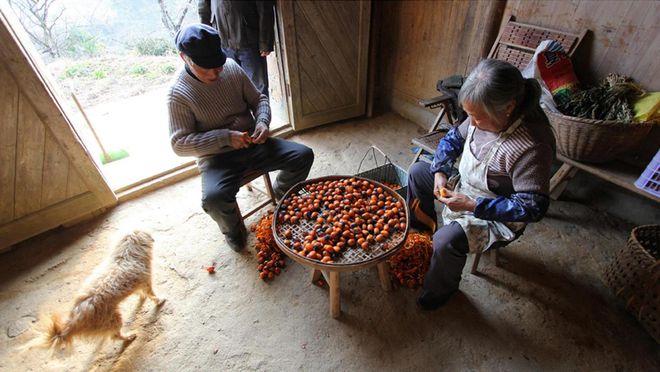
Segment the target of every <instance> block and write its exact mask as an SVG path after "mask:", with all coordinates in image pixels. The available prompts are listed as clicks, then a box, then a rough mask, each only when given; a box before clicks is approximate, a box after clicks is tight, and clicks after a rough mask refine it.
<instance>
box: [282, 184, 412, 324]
mask: <svg viewBox="0 0 660 372" xmlns="http://www.w3.org/2000/svg"><path fill="white" fill-rule="evenodd" d="M351 178H354V179H356V180H360V181H367V182H369V183H372V184H373V185H374V186H377V187H381V188H382V189H383V193H386V194H387V195H390V196H392V197H393V199H392V200H393V201H394V200H396V201H398V202H401V205H402V206H403V208H401V211H402V212H403V214H404V215H403V217H397V218H403V219H405V229H404V230H403V231H401V230H399V229H397V230H395V231H394V232H393V233H391V235H390V236H389V237H388V238H387V239H385V240H383V241H382V242H374V243H373V244H371V245H370V246H369V249H367V250H363V249H361V248H359V247H349V248H347V249H345V250H343V251H342V252H341V253H340V254H338V255H337V256H336V258H335V259H334V262H332V263H325V262H321V261H320V260H316V259H312V258H308V257H305V256H301V255H299V254H298V253H297V252H296V250H295V249H294V248H293V247H292V246H290V245H287V244H285V240H287V238H285V236H284V232H285V231H286V230H291V232H292V237H291V238H289V239H288V240H290V241H291V242H294V241H296V240H298V241H301V242H302V241H303V239H304V237H305V235H306V234H307V233H308V232H310V231H312V230H313V229H314V225H315V223H314V222H313V221H311V220H308V219H304V218H301V219H300V220H299V221H298V222H297V223H290V222H282V221H280V220H281V219H280V218H279V217H280V215H281V214H283V213H284V211H285V210H286V208H285V207H284V206H283V201H284V200H287V199H288V198H290V197H291V196H293V195H299V196H305V195H308V194H310V192H309V191H308V187H309V186H311V185H313V184H316V183H320V182H324V181H335V180H341V179H351ZM327 211H328V207H327V206H326V205H321V206H320V209H319V210H318V212H319V213H320V214H321V215H322V214H323V213H325V212H327ZM409 216H410V212H409V210H408V206H407V204H406V201H405V200H404V198H403V197H402V196H401V195H399V194H398V193H396V192H395V191H393V190H392V189H391V188H389V187H388V186H386V185H384V184H382V183H380V182H377V181H374V180H370V179H367V178H363V177H359V176H327V177H320V178H315V179H310V180H306V181H303V182H300V183H298V184H296V185H295V186H293V187H292V188H291V189H290V190H289V191H288V192H287V193H286V194H285V195H284V196H283V197H282V199H281V200H280V201H279V202H278V204H277V207H276V208H275V212H274V214H273V226H272V228H273V236H274V238H275V242H276V244H277V246H278V247H279V248H280V249H281V250H282V251H283V252H284V253H285V254H286V255H287V256H289V257H290V258H291V259H292V260H294V261H296V262H298V263H300V264H302V265H304V266H307V267H309V268H311V269H312V270H313V272H312V280H313V282H316V281H317V280H318V279H319V278H320V277H321V275H323V276H324V277H325V279H326V281H327V282H328V284H329V286H330V315H331V316H332V317H335V318H336V317H338V316H339V314H340V312H341V310H340V304H339V272H348V271H356V270H360V269H366V268H369V267H373V266H378V272H379V277H380V281H381V286H382V287H383V289H385V290H389V289H390V288H391V284H390V277H389V270H388V268H387V261H386V260H387V258H389V257H390V256H392V255H393V254H395V253H396V252H397V251H398V250H399V249H401V247H403V243H404V242H405V240H406V237H407V236H408V231H409V222H410V217H409ZM327 227H329V225H327V222H326V223H324V224H323V225H322V227H321V228H319V229H317V231H319V230H320V231H323V230H325V229H326V228H327Z"/></svg>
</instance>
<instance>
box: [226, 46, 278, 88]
mask: <svg viewBox="0 0 660 372" xmlns="http://www.w3.org/2000/svg"><path fill="white" fill-rule="evenodd" d="M222 50H223V51H224V52H225V54H226V55H227V57H228V58H231V59H233V60H234V61H236V63H238V64H239V66H241V67H242V68H243V70H244V71H245V73H246V74H247V76H248V77H249V78H250V80H252V83H253V84H254V86H255V87H257V90H258V91H259V92H261V93H263V94H265V95H266V96H268V65H267V63H266V57H262V56H261V54H260V53H261V52H260V51H259V48H243V49H239V50H234V49H229V48H222Z"/></svg>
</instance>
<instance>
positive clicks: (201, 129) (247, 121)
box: [167, 24, 314, 251]
mask: <svg viewBox="0 0 660 372" xmlns="http://www.w3.org/2000/svg"><path fill="white" fill-rule="evenodd" d="M175 43H176V46H177V49H178V50H179V53H180V56H181V58H182V59H183V61H184V62H185V65H184V68H183V69H181V71H179V72H178V73H177V75H176V76H175V78H174V81H173V83H172V87H171V88H170V91H169V94H168V97H167V104H168V107H169V115H170V141H171V144H172V149H173V150H174V152H175V153H176V154H177V155H179V156H195V157H197V158H198V160H197V166H198V167H199V170H200V173H201V177H202V207H203V208H204V211H206V213H208V214H209V215H210V216H211V217H212V218H213V219H214V220H215V221H216V222H217V224H218V226H219V227H220V230H221V231H222V233H223V234H224V235H225V239H226V240H227V243H228V244H229V246H230V247H231V248H232V249H234V250H235V251H240V250H242V249H243V248H244V246H245V241H246V237H247V232H246V231H245V227H244V224H243V222H242V219H241V216H240V211H238V209H237V208H236V204H235V201H236V193H237V192H238V189H239V187H240V185H241V180H242V178H243V176H244V175H245V174H246V173H250V172H254V171H258V172H267V171H274V170H281V171H280V172H279V174H278V176H277V178H276V180H275V182H274V185H273V190H274V191H275V196H276V197H277V198H278V199H279V198H281V197H282V196H283V195H284V193H285V192H286V191H287V190H288V189H289V188H290V187H291V186H293V185H294V184H296V183H297V182H300V181H302V180H304V179H305V178H307V175H308V174H309V170H310V168H311V166H312V162H313V161H314V153H313V152H312V150H311V149H310V148H308V147H306V146H303V145H300V144H297V143H295V142H291V141H285V140H282V139H278V138H269V130H268V125H269V124H270V106H269V104H268V97H266V96H265V95H263V94H261V93H259V92H258V91H257V89H256V88H255V87H254V85H253V84H252V83H251V82H250V79H249V78H248V77H247V75H246V74H245V72H244V71H243V70H242V69H241V67H240V66H238V64H236V62H234V61H233V60H232V59H227V58H226V56H225V54H224V53H223V51H222V49H221V47H220V44H221V43H220V36H219V35H218V33H217V31H216V30H215V29H213V28H212V27H209V26H206V25H202V24H195V25H190V26H187V27H185V28H182V29H181V30H180V31H179V32H178V33H177V35H176V36H175Z"/></svg>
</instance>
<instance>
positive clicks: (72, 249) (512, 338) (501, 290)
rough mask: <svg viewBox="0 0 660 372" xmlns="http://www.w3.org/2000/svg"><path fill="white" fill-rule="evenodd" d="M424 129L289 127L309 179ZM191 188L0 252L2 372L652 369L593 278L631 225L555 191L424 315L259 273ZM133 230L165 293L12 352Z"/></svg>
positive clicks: (351, 279)
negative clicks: (307, 151) (114, 333)
mask: <svg viewBox="0 0 660 372" xmlns="http://www.w3.org/2000/svg"><path fill="white" fill-rule="evenodd" d="M422 131H423V130H422V129H420V128H419V127H417V126H416V125H414V124H413V123H411V122H408V121H406V120H404V119H402V118H400V117H398V116H396V115H395V114H385V115H381V116H378V117H376V118H374V119H372V120H365V121H350V122H345V123H340V124H333V125H329V126H324V127H322V128H318V129H315V130H310V131H308V132H306V133H303V134H301V135H298V136H295V137H294V138H293V139H294V140H296V141H300V142H302V143H305V144H307V145H309V146H311V147H312V148H314V150H315V153H316V161H315V164H314V167H313V169H312V175H311V176H312V177H318V176H323V175H329V174H353V173H355V172H356V170H357V165H358V163H359V161H360V159H361V158H362V156H363V155H364V153H365V151H366V149H368V147H369V145H371V144H376V145H378V146H379V147H380V148H382V149H383V150H384V151H385V152H387V153H388V154H389V155H391V157H392V159H393V160H394V161H395V162H396V163H397V164H400V165H402V166H404V168H406V167H407V164H408V162H409V161H410V159H411V158H412V154H411V153H410V150H409V147H410V146H409V140H410V138H411V137H413V136H416V135H418V134H421V133H422ZM369 166H373V164H371V165H367V167H369ZM199 197H200V181H199V179H198V178H193V179H190V180H187V181H183V182H181V183H178V184H175V185H172V186H170V187H167V188H164V189H161V190H159V191H157V192H154V193H152V194H149V195H147V196H145V197H142V198H140V199H137V200H133V201H130V202H127V203H124V204H122V205H119V206H118V207H116V208H115V209H113V210H112V211H110V212H109V213H107V214H104V215H102V216H100V217H98V218H96V219H95V220H93V221H89V222H85V223H82V224H79V225H76V226H74V227H71V228H68V229H59V230H56V231H52V232H50V233H46V234H43V235H41V236H38V237H36V238H33V239H30V240H29V241H26V242H24V243H22V244H20V245H19V246H18V247H16V249H15V250H13V251H11V252H9V253H6V254H4V255H2V256H0V289H1V292H0V319H1V320H0V326H1V327H2V329H3V330H4V332H2V333H1V334H0V370H3V371H23V370H28V371H44V370H46V371H85V370H99V371H108V370H119V371H123V370H131V371H132V370H140V371H143V370H147V371H152V370H153V371H176V370H178V371H188V370H204V371H210V370H217V371H221V370H222V371H229V370H259V371H275V370H304V371H339V370H342V371H358V370H373V371H381V370H388V371H389V370H396V371H413V370H414V371H418V370H443V371H446V370H449V371H454V370H487V371H500V370H501V371H519V370H523V371H539V370H552V371H554V370H576V371H653V370H655V371H657V370H660V354H659V351H658V347H657V344H656V343H655V342H654V341H653V339H652V338H651V337H650V336H649V335H648V334H646V333H645V332H644V330H643V329H642V328H641V326H640V325H639V324H638V323H637V322H636V321H635V319H634V318H633V317H632V316H630V315H628V314H627V313H626V312H625V310H623V309H622V308H621V307H620V306H618V305H617V304H616V303H615V302H614V299H613V297H612V296H611V295H610V294H609V292H608V290H607V289H606V288H605V287H604V285H603V282H602V272H603V269H604V267H605V266H606V265H607V263H608V262H609V260H610V258H611V257H612V256H613V254H614V253H615V252H616V251H618V250H619V249H620V248H622V247H623V246H624V244H625V241H626V239H627V237H628V234H629V232H630V230H631V228H632V227H633V226H632V225H630V224H628V223H626V222H624V221H621V220H617V219H615V218H613V217H610V216H607V215H605V214H602V213H600V212H597V211H595V210H593V209H590V208H589V206H586V205H582V204H579V203H576V202H562V201H559V202H554V203H553V204H552V205H551V208H550V212H549V213H548V215H547V217H546V218H545V219H544V220H543V221H542V222H540V223H537V224H533V225H530V226H529V227H528V229H527V232H526V233H525V235H524V236H523V237H522V238H521V239H520V240H518V241H517V242H515V243H513V244H512V245H510V246H509V247H507V248H506V249H505V250H504V251H503V253H502V261H503V262H502V266H501V267H495V266H494V265H493V263H492V262H490V260H488V259H487V258H485V259H484V260H483V262H482V263H481V265H480V269H481V272H482V275H480V276H475V275H471V274H469V272H468V271H467V269H468V267H467V266H466V271H465V272H464V275H463V281H462V283H461V292H460V293H459V294H458V295H457V296H455V298H453V299H452V300H451V301H450V302H449V303H448V304H447V305H446V306H445V307H443V308H441V309H440V310H438V311H436V312H420V311H419V310H418V309H417V308H416V307H415V303H414V301H415V298H416V295H417V292H416V291H413V290H408V289H404V288H396V287H395V289H394V290H393V291H391V292H384V291H383V290H382V289H381V288H380V286H379V282H378V278H377V275H376V273H375V272H374V271H365V272H356V273H348V274H342V278H341V279H342V283H341V287H342V290H343V291H342V297H341V299H342V315H341V317H340V318H339V319H332V318H330V317H329V316H328V293H327V291H325V290H323V289H320V288H318V287H316V286H313V285H312V284H311V283H310V281H309V272H308V271H307V270H306V269H305V268H303V267H302V266H300V265H299V264H296V263H292V262H291V261H289V263H290V265H289V266H288V267H287V269H286V270H285V271H284V272H283V274H282V275H280V276H279V277H278V278H277V279H276V280H275V281H273V282H271V283H265V282H263V281H261V280H260V279H258V277H257V271H256V260H255V257H254V249H253V248H250V250H249V251H248V252H245V253H243V254H237V253H234V252H233V251H231V250H229V249H228V247H226V245H225V242H224V239H223V238H222V237H221V235H220V233H219V232H218V230H217V227H216V226H215V225H214V223H213V222H212V220H211V219H210V218H209V217H207V216H206V215H205V214H204V213H203V211H202V210H201V208H200V202H199ZM240 197H241V202H242V203H244V202H249V201H250V200H251V198H252V196H250V195H249V193H248V192H247V191H245V190H242V191H241V193H240ZM258 218H259V216H255V217H252V218H250V219H249V220H248V223H249V224H252V223H254V222H256V221H257V220H258ZM135 227H143V228H146V229H149V230H151V231H152V232H153V234H154V237H155V239H156V248H155V258H154V284H155V290H156V292H157V293H158V294H159V295H160V296H162V297H165V298H167V300H168V302H167V303H166V304H165V306H164V307H163V308H162V309H161V311H160V312H157V311H156V310H155V309H154V306H153V305H152V304H151V303H150V302H149V301H147V302H145V303H144V304H143V305H142V306H140V304H138V301H137V299H136V298H134V297H136V296H133V297H131V298H129V299H128V300H127V301H125V303H124V304H123V306H122V309H123V314H124V316H125V318H126V325H125V330H126V331H135V332H137V334H138V337H137V339H136V340H135V341H134V342H133V343H132V344H130V345H128V346H127V347H125V348H123V347H122V344H121V343H120V342H114V341H109V340H108V341H106V342H103V343H84V342H77V343H75V351H74V352H73V353H72V354H71V355H67V356H59V357H58V356H56V357H49V355H48V354H47V353H46V352H44V351H40V350H32V351H17V348H18V347H19V346H20V345H22V344H24V343H25V342H26V341H28V340H30V339H31V338H32V337H33V336H34V333H33V330H32V329H30V327H31V326H33V322H34V321H35V319H36V318H37V317H38V316H39V314H46V313H49V312H51V311H64V310H68V306H69V302H70V301H71V299H72V298H73V296H74V295H75V293H76V290H77V288H78V286H79V283H80V282H81V281H82V280H83V279H84V278H85V277H86V276H87V275H88V274H89V272H91V270H92V269H93V268H94V267H95V265H96V264H97V263H98V262H99V261H100V260H101V259H102V258H103V254H104V252H105V251H106V250H107V247H108V245H109V244H111V243H112V241H113V240H114V239H115V238H116V237H117V234H118V232H120V231H123V230H125V229H128V228H135ZM250 239H251V241H253V240H252V239H253V237H252V236H251V238H250ZM471 260H472V258H469V259H468V266H469V264H470V263H471ZM214 262H215V263H216V267H217V273H216V274H215V275H209V274H208V273H207V272H206V270H205V269H204V268H205V267H206V266H208V265H210V264H212V263H214Z"/></svg>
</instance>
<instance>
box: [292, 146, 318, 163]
mask: <svg viewBox="0 0 660 372" xmlns="http://www.w3.org/2000/svg"><path fill="white" fill-rule="evenodd" d="M290 154H291V156H290V158H289V159H290V163H289V164H290V166H294V167H295V168H296V169H298V168H302V169H304V168H308V167H311V166H312V163H313V162H314V151H313V150H312V149H311V148H309V147H307V146H305V145H301V144H296V146H295V148H294V149H292V153H290Z"/></svg>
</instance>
